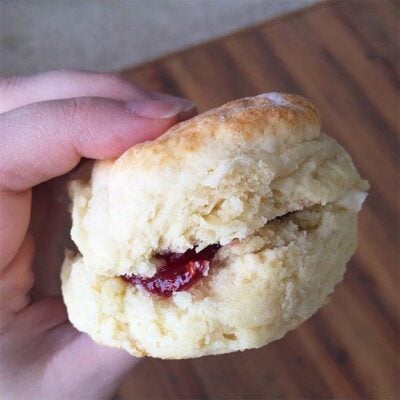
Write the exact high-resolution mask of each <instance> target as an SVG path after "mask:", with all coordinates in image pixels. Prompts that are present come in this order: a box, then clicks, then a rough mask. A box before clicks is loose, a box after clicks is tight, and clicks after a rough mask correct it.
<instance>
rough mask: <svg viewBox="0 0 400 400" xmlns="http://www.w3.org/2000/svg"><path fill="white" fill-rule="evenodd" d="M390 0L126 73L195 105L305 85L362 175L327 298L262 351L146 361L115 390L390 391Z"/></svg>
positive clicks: (287, 394) (301, 17)
mask: <svg viewBox="0 0 400 400" xmlns="http://www.w3.org/2000/svg"><path fill="white" fill-rule="evenodd" d="M399 17H400V15H399V3H398V2H391V1H384V0H382V1H364V2H361V1H335V2H327V3H321V4H318V5H317V6H314V7H311V8H307V9H304V10H302V11H299V12H296V13H292V14H289V15H287V16H284V17H282V18H279V19H276V20H273V21H269V22H266V23H265V24H262V25H259V26H256V27H254V28H251V29H248V30H246V31H242V32H239V33H237V34H234V35H231V36H229V37H226V38H222V39H219V40H216V41H212V42H209V43H206V44H204V45H200V46H197V47H194V48H191V49H188V50H185V51H183V52H180V53H177V54H174V55H171V56H168V57H165V58H163V59H160V60H158V61H155V62H152V63H150V64H147V65H144V66H141V67H138V68H134V69H131V70H127V71H125V72H124V75H125V76H127V77H128V78H129V79H132V80H135V81H139V82H141V83H142V84H144V85H145V86H147V87H149V88H151V89H154V90H160V91H164V92H168V93H172V94H175V95H180V96H185V97H189V98H191V99H194V100H195V101H196V102H197V104H198V106H199V110H200V111H203V110H206V109H209V108H211V107H215V106H218V105H221V104H223V103H225V102H226V101H228V100H231V99H234V98H238V97H243V96H252V95H255V94H257V93H261V92H267V91H286V92H295V93H300V94H303V95H305V96H307V97H309V98H310V99H312V100H313V101H314V102H315V103H316V104H317V105H318V106H319V109H320V111H321V115H322V120H323V127H324V130H325V131H326V132H329V133H330V134H331V135H333V136H334V137H335V138H336V139H337V140H338V141H339V142H340V143H342V144H343V145H344V146H345V148H346V149H347V150H348V151H349V152H350V153H351V155H352V157H353V160H354V162H355V164H356V165H357V167H358V168H359V170H360V172H361V174H362V175H363V176H364V177H366V178H367V179H368V180H369V181H370V183H371V191H370V195H369V197H368V200H367V203H366V205H365V207H364V209H363V211H362V212H361V215H360V243H359V248H358V252H357V254H356V255H355V256H354V257H353V259H352V261H351V262H350V263H349V266H348V272H347V274H346V276H345V279H344V281H343V282H342V283H341V284H340V285H339V286H338V288H337V290H336V292H335V294H334V296H333V297H332V299H331V301H330V303H329V304H328V305H326V306H325V307H323V308H322V309H321V310H320V311H319V312H318V313H317V314H316V315H315V316H314V317H313V318H311V320H309V321H308V322H306V323H304V324H303V325H302V326H301V327H300V328H298V329H297V330H295V331H293V332H290V333H289V334H288V335H286V337H285V338H283V339H282V340H280V341H277V342H275V343H272V344H270V345H268V346H266V347H264V348H262V349H258V350H250V351H246V352H243V353H236V354H229V355H223V356H218V357H206V358H202V359H195V360H184V361H161V360H154V359H145V360H144V361H143V362H142V363H141V364H139V366H138V367H137V368H136V369H135V370H134V371H132V373H131V374H130V375H129V376H128V377H127V378H126V380H125V381H124V382H123V384H122V386H121V387H120V389H119V391H118V397H119V398H121V399H187V398H190V399H192V398H193V399H194V398H196V399H214V398H218V399H295V398H296V399H322V398H351V399H366V398H368V399H398V398H400V391H399V325H398V322H399V321H398V315H399V293H398V283H399V269H398V261H399V223H398V222H399V219H398V217H399V207H398V201H399V182H398V174H397V173H398V166H399V165H398V158H399V153H398V149H399V147H398V134H399V102H400V101H399V76H398V69H399V47H398V38H399V37H400V35H399V34H400V31H399V20H400V18H399Z"/></svg>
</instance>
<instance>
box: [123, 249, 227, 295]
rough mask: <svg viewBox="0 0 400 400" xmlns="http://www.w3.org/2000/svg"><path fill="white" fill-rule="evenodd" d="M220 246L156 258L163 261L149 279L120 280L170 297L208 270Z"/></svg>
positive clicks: (128, 276)
mask: <svg viewBox="0 0 400 400" xmlns="http://www.w3.org/2000/svg"><path fill="white" fill-rule="evenodd" d="M220 247H221V246H220V245H219V244H212V245H210V246H207V247H205V248H204V249H203V250H201V251H199V252H198V253H196V251H195V250H194V249H191V250H187V251H186V252H185V253H168V254H164V255H160V256H157V258H159V259H161V260H163V263H162V265H161V267H160V268H159V269H158V271H157V272H156V274H155V275H154V276H152V277H151V278H145V277H141V276H137V275H123V276H122V279H123V280H124V281H126V282H129V283H130V284H131V285H140V286H143V287H144V288H145V289H146V290H147V291H148V292H150V293H154V294H157V295H158V296H162V297H170V296H171V295H172V293H174V292H180V291H182V290H187V289H189V288H190V287H191V286H192V285H194V284H195V283H196V282H197V281H198V280H199V279H201V278H202V277H203V276H206V275H207V273H208V269H209V268H210V262H211V260H212V259H213V258H214V256H215V253H216V252H217V251H218V250H219V248H220Z"/></svg>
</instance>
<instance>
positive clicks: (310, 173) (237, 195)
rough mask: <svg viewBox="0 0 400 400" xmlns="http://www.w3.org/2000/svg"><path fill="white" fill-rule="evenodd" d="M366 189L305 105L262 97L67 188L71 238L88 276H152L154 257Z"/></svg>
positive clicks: (236, 234) (218, 112)
mask: <svg viewBox="0 0 400 400" xmlns="http://www.w3.org/2000/svg"><path fill="white" fill-rule="evenodd" d="M364 189H365V183H364V182H363V181H362V180H361V179H360V177H359V175H358V173H357V171H356V169H355V168H354V166H353V164H352V162H351V159H350V157H349V156H348V155H347V153H346V152H345V151H344V150H343V149H342V147H341V146H340V145H338V144H337V143H336V142H335V141H334V140H333V139H331V138H329V137H327V136H325V135H323V134H321V132H320V121H319V117H318V114H317V111H316V110H315V108H314V106H313V105H312V104H311V103H310V102H308V101H307V100H305V99H303V98H302V97H300V96H293V95H280V94H275V93H270V94H266V95H261V96H257V97H254V98H247V99H241V100H236V101H233V102H231V103H228V104H226V105H224V106H222V107H220V108H217V109H215V110H211V111H209V112H206V113H204V114H201V115H199V116H197V117H195V118H193V119H191V120H189V121H185V122H182V123H180V124H178V125H176V126H175V127H173V128H172V129H170V130H169V131H168V132H167V133H166V134H164V135H163V136H161V137H160V138H159V139H157V140H155V141H153V142H148V143H143V144H139V145H137V146H134V147H133V148H132V149H130V150H129V151H127V152H126V153H125V154H124V155H123V156H122V157H120V158H119V159H118V160H116V161H104V162H99V163H97V164H96V166H95V169H94V171H93V176H92V179H91V182H90V183H89V184H85V183H82V182H75V183H74V184H72V185H71V191H72V196H73V228H72V238H73V240H74V242H75V243H76V244H77V246H78V248H79V250H80V252H81V253H82V255H83V256H84V258H85V261H86V262H87V263H88V264H90V265H91V266H92V268H93V269H95V270H96V271H97V273H99V274H102V275H107V276H114V275H116V274H132V273H134V274H140V275H143V276H152V275H153V274H154V272H155V267H154V263H153V262H152V256H153V255H154V254H155V253H160V252H161V253H162V252H168V251H170V252H177V253H182V252H184V251H186V250H187V249H189V248H192V247H193V246H195V245H196V246H198V248H199V249H201V248H202V247H204V246H206V245H208V244H210V243H217V242H218V243H221V244H222V245H225V244H228V243H230V242H231V241H232V240H233V239H243V238H245V237H247V236H248V235H251V234H253V233H254V232H256V231H257V230H258V229H260V228H261V227H262V226H263V225H265V224H266V223H267V222H268V221H270V220H272V219H274V218H276V217H278V216H281V215H284V214H286V213H288V212H292V211H296V210H301V209H303V208H304V207H310V206H312V205H315V204H321V205H325V204H327V203H329V202H332V201H336V200H338V199H339V197H340V196H342V195H343V194H344V193H346V192H348V191H351V190H355V191H362V190H364Z"/></svg>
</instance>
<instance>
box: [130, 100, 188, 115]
mask: <svg viewBox="0 0 400 400" xmlns="http://www.w3.org/2000/svg"><path fill="white" fill-rule="evenodd" d="M194 107H195V105H194V104H193V103H192V102H191V101H189V100H185V99H179V98H176V99H173V98H171V99H163V100H145V101H135V102H130V103H127V110H128V111H129V112H130V113H132V114H136V115H138V116H140V117H144V118H171V117H174V116H175V115H178V114H181V113H187V112H188V111H190V110H191V109H193V108H194Z"/></svg>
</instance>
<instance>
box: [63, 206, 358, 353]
mask: <svg viewBox="0 0 400 400" xmlns="http://www.w3.org/2000/svg"><path fill="white" fill-rule="evenodd" d="M355 247H356V214H355V213H354V212H353V211H349V210H345V209H341V208H335V207H333V206H328V207H320V206H317V207H315V208H312V209H310V210H307V211H299V212H296V213H294V214H290V215H289V216H287V217H283V218H282V220H275V221H272V222H271V223H269V224H267V225H265V227H263V228H262V229H261V230H260V231H259V232H257V233H255V234H253V235H251V236H249V237H248V238H246V239H244V240H242V241H238V242H236V243H233V244H231V245H229V246H225V247H224V248H222V249H221V250H220V251H219V252H218V254H217V258H216V260H215V261H214V263H213V266H212V268H211V269H210V272H209V276H207V277H206V278H203V280H202V281H201V282H199V283H198V284H196V285H195V286H193V287H192V288H191V289H190V290H189V291H185V292H177V293H175V294H174V295H173V296H172V297H171V298H169V299H163V298H160V297H158V296H155V295H153V294H150V293H148V292H146V291H145V290H144V289H142V288H135V287H132V286H130V285H127V284H126V283H125V282H124V281H122V280H121V279H120V278H119V277H113V278H110V277H106V276H101V275H98V274H97V273H96V272H95V271H94V269H93V268H92V266H91V265H90V264H89V265H87V264H85V260H84V259H83V258H81V257H78V258H75V259H73V258H71V259H67V261H66V262H65V264H64V268H63V277H62V278H63V293H64V299H65V302H66V304H67V306H68V313H69V317H70V319H71V321H72V322H73V324H74V325H75V326H76V327H77V328H78V329H79V330H80V331H83V332H87V333H89V335H90V336H91V337H92V338H93V339H94V340H95V341H97V342H98V343H102V344H106V345H109V346H115V347H121V348H123V349H126V350H127V351H128V352H130V353H131V354H133V355H135V356H145V355H150V356H152V357H159V358H167V359H179V358H189V357H199V356H203V355H208V354H219V353H227V352H232V351H236V350H244V349H249V348H257V347H261V346H263V345H265V344H267V343H269V342H271V341H272V340H276V339H279V338H280V337H282V336H283V335H284V334H285V333H286V332H287V331H288V330H291V329H293V328H295V327H296V326H297V325H299V324H300V323H301V322H302V321H304V320H305V319H307V318H309V317H310V316H311V315H312V314H313V313H314V312H315V311H317V309H318V308H319V307H320V306H321V305H322V304H324V303H325V302H326V300H327V298H328V295H329V294H330V293H331V292H332V291H333V289H334V286H335V284H336V283H337V282H338V281H340V280H341V279H342V276H343V273H344V271H345V264H346V262H347V261H348V259H349V258H350V256H351V255H352V253H353V252H354V250H355Z"/></svg>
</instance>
